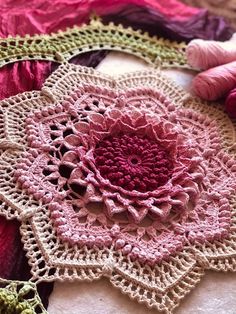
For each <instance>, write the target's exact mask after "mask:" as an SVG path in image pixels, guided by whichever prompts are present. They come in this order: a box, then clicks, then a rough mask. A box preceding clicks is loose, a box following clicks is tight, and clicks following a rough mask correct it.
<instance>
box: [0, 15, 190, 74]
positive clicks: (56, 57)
mask: <svg viewBox="0 0 236 314" xmlns="http://www.w3.org/2000/svg"><path fill="white" fill-rule="evenodd" d="M185 48H186V44H185V43H183V42H182V43H177V42H171V41H169V40H165V39H163V38H157V37H150V36H149V35H148V34H147V33H144V34H142V33H141V31H134V30H133V29H132V28H130V27H129V28H124V27H123V26H122V25H118V26H117V25H114V23H109V24H107V25H104V24H103V23H102V22H101V21H100V20H99V18H93V19H92V20H91V22H90V24H88V25H87V24H83V25H82V26H80V27H78V26H75V27H73V28H68V29H67V30H66V31H64V32H63V31H59V32H58V33H53V34H51V35H35V36H29V35H26V36H25V37H20V36H16V37H8V38H6V39H1V41H0V67H1V66H4V65H5V64H8V63H11V62H17V61H21V60H48V61H55V62H59V63H61V62H63V61H64V60H70V59H71V58H73V57H74V56H76V55H78V54H81V53H83V52H87V51H94V50H101V49H108V50H118V51H123V52H127V53H131V54H134V55H136V56H138V57H140V58H142V59H144V60H145V61H147V62H148V63H149V64H152V65H154V66H158V65H159V64H160V63H161V64H162V65H163V66H164V67H176V66H177V67H183V68H187V69H188V68H189V65H188V64H187V62H186V57H185Z"/></svg>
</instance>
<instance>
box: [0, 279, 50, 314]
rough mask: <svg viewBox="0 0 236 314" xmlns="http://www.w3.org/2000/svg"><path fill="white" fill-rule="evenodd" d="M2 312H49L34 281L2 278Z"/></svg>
mask: <svg viewBox="0 0 236 314" xmlns="http://www.w3.org/2000/svg"><path fill="white" fill-rule="evenodd" d="M0 284H1V286H3V287H2V288H0V314H6V313H7V314H35V313H36V308H37V313H41V314H45V313H47V312H46V310H45V309H44V307H43V305H42V304H41V301H40V298H39V296H38V293H37V290H36V286H35V285H34V284H33V283H27V282H19V281H7V280H3V279H0Z"/></svg>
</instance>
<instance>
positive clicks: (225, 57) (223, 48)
mask: <svg viewBox="0 0 236 314" xmlns="http://www.w3.org/2000/svg"><path fill="white" fill-rule="evenodd" d="M186 55H187V61H188V64H189V65H191V66H192V67H194V68H199V69H202V70H206V69H209V68H212V67H215V66H218V65H221V64H225V63H228V62H232V61H236V42H235V36H233V37H232V38H231V40H230V41H226V42H220V41H213V40H202V39H194V40H192V41H191V42H190V43H189V44H188V46H187V49H186Z"/></svg>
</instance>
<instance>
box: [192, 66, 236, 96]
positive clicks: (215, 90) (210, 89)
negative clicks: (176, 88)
mask: <svg viewBox="0 0 236 314" xmlns="http://www.w3.org/2000/svg"><path fill="white" fill-rule="evenodd" d="M235 86H236V61H234V62H231V63H228V64H225V65H220V66H218V67H215V68H213V69H209V70H207V71H204V72H202V73H200V74H198V75H197V76H196V77H195V78H194V79H193V82H192V87H193V91H194V93H195V94H196V95H197V96H199V97H200V98H202V99H205V100H216V99H218V98H220V97H222V96H224V95H225V94H226V93H228V92H229V91H230V90H231V89H233V88H234V87H235Z"/></svg>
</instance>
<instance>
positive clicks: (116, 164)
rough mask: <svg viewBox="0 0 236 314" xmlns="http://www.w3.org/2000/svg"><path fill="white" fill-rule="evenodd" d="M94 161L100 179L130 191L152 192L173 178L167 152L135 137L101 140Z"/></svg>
mask: <svg viewBox="0 0 236 314" xmlns="http://www.w3.org/2000/svg"><path fill="white" fill-rule="evenodd" d="M94 158H95V164H96V166H97V169H98V170H99V171H100V174H101V175H102V176H103V178H105V179H108V180H109V181H110V182H111V183H112V184H113V185H116V186H120V187H122V188H124V189H126V190H129V191H133V190H136V191H139V192H147V191H153V190H155V189H156V188H158V187H159V186H161V185H164V184H165V183H166V182H167V181H168V180H169V179H170V177H171V175H172V169H173V164H172V161H171V158H170V156H169V154H168V152H167V151H166V150H165V149H164V148H163V147H162V146H161V145H160V144H159V143H157V142H155V141H153V140H151V139H149V138H147V137H141V136H137V135H135V134H130V135H122V134H121V135H119V136H110V137H107V138H105V139H103V140H102V141H101V142H99V144H98V145H97V147H96V148H95V150H94Z"/></svg>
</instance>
